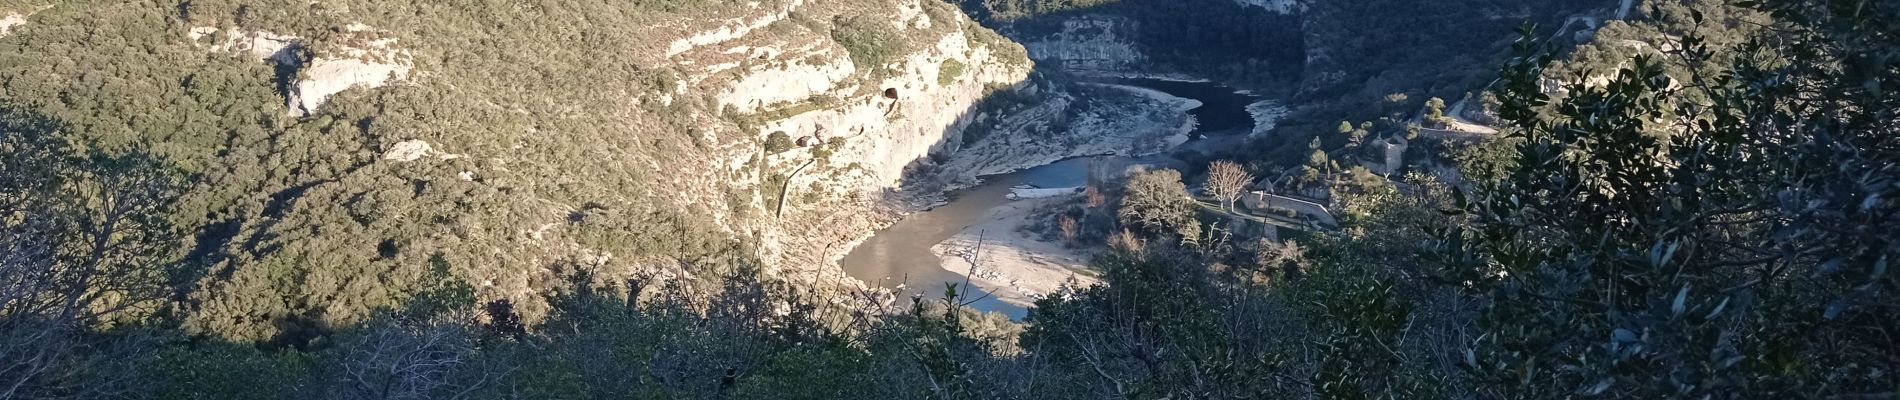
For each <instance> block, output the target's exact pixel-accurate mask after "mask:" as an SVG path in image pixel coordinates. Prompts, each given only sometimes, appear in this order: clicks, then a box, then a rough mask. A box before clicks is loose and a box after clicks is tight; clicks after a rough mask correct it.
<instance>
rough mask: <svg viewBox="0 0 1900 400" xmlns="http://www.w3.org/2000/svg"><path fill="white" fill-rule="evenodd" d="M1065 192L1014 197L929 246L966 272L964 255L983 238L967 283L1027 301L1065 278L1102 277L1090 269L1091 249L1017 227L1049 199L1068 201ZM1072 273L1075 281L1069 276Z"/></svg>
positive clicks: (1079, 282)
mask: <svg viewBox="0 0 1900 400" xmlns="http://www.w3.org/2000/svg"><path fill="white" fill-rule="evenodd" d="M1068 200H1069V199H1068V197H1066V196H1065V197H1057V198H1048V199H1032V200H1020V201H1012V202H1009V203H1006V204H1004V205H1001V206H997V207H994V208H991V209H990V210H989V212H987V213H985V214H984V216H983V218H982V219H980V220H978V221H977V222H976V223H975V224H972V225H970V226H969V227H966V228H964V229H963V230H962V231H960V232H958V233H957V234H956V236H952V237H951V238H950V239H949V240H945V241H944V242H942V243H938V244H937V245H936V246H933V247H931V249H930V250H931V252H932V253H935V254H936V255H937V257H938V258H940V259H941V261H942V262H941V263H940V265H942V266H943V268H944V269H947V270H950V271H951V272H955V273H958V274H969V273H970V271H971V270H970V262H969V261H968V260H966V259H965V256H966V255H967V254H969V253H970V250H971V249H973V248H976V247H977V242H978V240H979V239H981V241H982V244H983V245H982V248H981V251H980V252H978V253H977V257H976V261H977V264H978V266H979V268H978V269H977V273H976V274H971V275H970V281H971V283H973V284H975V285H976V286H977V287H978V288H980V289H982V290H984V291H994V293H993V294H992V295H993V296H994V297H996V298H997V299H1000V300H1002V301H1003V302H1006V303H1010V304H1015V305H1019V306H1025V307H1026V306H1030V305H1033V303H1034V302H1035V301H1036V299H1038V298H1041V297H1042V296H1045V295H1047V294H1049V293H1053V292H1056V291H1057V290H1059V289H1060V288H1061V287H1062V286H1063V285H1064V284H1071V285H1076V286H1080V287H1087V286H1091V285H1094V284H1096V283H1098V282H1100V280H1099V279H1096V278H1095V277H1094V272H1093V271H1090V270H1088V266H1087V265H1088V260H1089V258H1090V257H1092V255H1091V254H1090V253H1089V252H1086V251H1081V250H1076V249H1070V248H1067V247H1065V246H1063V245H1062V244H1061V243H1055V242H1044V241H1041V240H1038V239H1036V238H1034V237H1031V236H1030V235H1027V234H1024V233H1021V232H1017V227H1020V226H1022V225H1023V224H1024V223H1026V222H1027V221H1028V218H1029V217H1030V215H1031V213H1032V212H1034V211H1035V209H1036V208H1038V207H1041V206H1042V205H1043V204H1047V203H1049V202H1059V201H1068ZM1072 279H1073V282H1071V280H1072Z"/></svg>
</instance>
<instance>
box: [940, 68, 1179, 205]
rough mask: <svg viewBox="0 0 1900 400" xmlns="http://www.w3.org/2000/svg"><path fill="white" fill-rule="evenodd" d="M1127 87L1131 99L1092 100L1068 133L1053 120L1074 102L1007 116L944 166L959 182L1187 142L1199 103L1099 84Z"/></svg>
mask: <svg viewBox="0 0 1900 400" xmlns="http://www.w3.org/2000/svg"><path fill="white" fill-rule="evenodd" d="M1097 86H1102V87H1107V88H1112V89H1117V90H1122V91H1126V92H1128V93H1129V94H1130V96H1127V97H1113V98H1100V99H1091V100H1094V101H1096V103H1097V105H1095V106H1092V107H1090V108H1088V109H1086V110H1083V111H1080V112H1077V115H1076V116H1075V118H1074V120H1072V121H1070V123H1069V125H1070V128H1069V129H1068V130H1067V131H1060V132H1051V130H1052V129H1054V128H1052V127H1050V126H1049V123H1050V122H1051V121H1053V120H1055V119H1058V118H1060V117H1059V115H1062V114H1064V113H1068V112H1071V110H1070V107H1073V106H1074V101H1073V100H1071V99H1068V98H1066V97H1058V98H1056V99H1052V100H1050V101H1048V102H1045V103H1043V104H1042V105H1039V106H1038V107H1036V108H1033V109H1030V110H1028V111H1025V112H1021V113H1017V114H1015V115H1012V116H1010V117H1008V118H1006V119H1004V120H1003V121H1002V122H1001V124H1000V125H999V127H998V128H997V129H996V130H995V131H994V132H991V133H990V134H989V136H988V137H987V138H985V139H984V140H983V141H981V142H978V143H976V145H975V146H972V147H970V148H966V149H963V150H962V151H961V152H959V153H958V154H956V156H955V157H952V158H951V159H950V162H949V163H947V164H946V165H945V166H944V169H945V170H946V173H950V174H955V175H956V176H955V178H956V180H957V181H959V182H964V183H973V182H975V181H976V177H978V176H984V175H993V174H1001V173H1007V172H1012V171H1016V170H1019V169H1023V168H1028V167H1034V166H1038V165H1043V164H1048V163H1052V162H1056V161H1060V160H1062V159H1065V158H1069V157H1074V156H1078V155H1096V154H1120V155H1147V154H1154V153H1157V152H1161V151H1164V150H1167V149H1170V148H1173V147H1174V146H1176V145H1179V144H1181V143H1182V142H1185V141H1187V139H1188V136H1187V135H1188V133H1190V132H1193V131H1194V127H1195V125H1196V122H1195V120H1194V117H1193V116H1191V115H1188V113H1187V111H1188V110H1193V109H1195V108H1198V107H1200V106H1201V105H1202V104H1201V102H1200V101H1197V100H1194V99H1187V98H1181V97H1176V96H1173V95H1169V94H1167V93H1163V92H1160V91H1156V90H1153V89H1148V88H1142V87H1134V86H1125V85H1097Z"/></svg>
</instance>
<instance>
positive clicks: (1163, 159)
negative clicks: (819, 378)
mask: <svg viewBox="0 0 1900 400" xmlns="http://www.w3.org/2000/svg"><path fill="white" fill-rule="evenodd" d="M1090 81H1093V82H1097V83H1112V84H1118V85H1129V86H1140V87H1145V88H1149V89H1154V90H1158V91H1161V92H1164V93H1168V94H1170V95H1174V96H1178V97H1185V98H1191V99H1195V100H1199V101H1201V102H1202V104H1203V105H1202V107H1200V108H1197V109H1194V110H1190V111H1189V113H1190V114H1191V115H1194V116H1195V117H1196V119H1197V120H1199V121H1200V124H1199V125H1198V127H1197V129H1196V130H1195V131H1194V132H1193V135H1194V136H1196V137H1197V139H1195V140H1193V141H1190V142H1189V143H1188V144H1185V145H1183V148H1190V147H1192V146H1194V145H1195V144H1197V143H1199V142H1207V141H1214V140H1224V139H1229V138H1234V137H1238V136H1244V135H1245V134H1246V133H1249V132H1251V131H1252V130H1253V127H1254V121H1253V116H1252V114H1250V113H1248V112H1247V110H1246V107H1247V106H1248V105H1250V104H1253V103H1254V102H1257V101H1260V100H1261V99H1262V98H1260V97H1257V96H1248V95H1242V94H1237V93H1235V90H1234V89H1233V88H1229V87H1225V86H1221V85H1218V84H1215V83H1209V82H1178V81H1167V80H1156V79H1109V78H1103V79H1090ZM1136 165H1143V166H1160V167H1169V168H1181V167H1184V166H1185V165H1184V164H1183V163H1182V162H1181V161H1180V160H1175V159H1173V158H1171V157H1168V156H1155V157H1143V158H1130V157H1120V156H1088V157H1076V158H1070V159H1067V160H1063V161H1058V162H1055V163H1052V164H1048V165H1042V166H1038V167H1034V168H1029V169H1025V170H1021V171H1017V172H1013V173H1008V174H1001V175H993V176H986V177H983V183H982V184H979V185H977V186H974V187H970V188H966V189H962V190H958V191H954V192H952V193H950V194H949V197H950V200H949V201H948V202H947V203H945V204H943V205H941V206H938V207H936V208H933V209H930V210H928V211H923V212H918V213H915V214H911V215H909V216H906V217H904V219H902V220H900V221H898V222H897V223H896V224H893V225H892V226H890V227H889V228H886V229H884V230H882V231H879V232H877V234H876V235H874V236H872V237H871V238H869V239H867V240H865V241H864V243H862V244H859V245H858V247H856V248H854V249H852V251H851V252H850V253H848V254H847V255H846V256H845V258H844V260H843V262H842V264H843V267H844V271H845V273H846V274H847V275H849V276H851V277H853V278H857V279H858V280H861V281H863V282H865V284H867V285H870V286H875V287H882V288H888V289H893V290H894V291H895V292H896V293H897V294H898V295H899V299H900V303H901V304H908V303H907V302H908V301H909V300H908V299H910V298H912V297H913V296H921V297H922V298H923V299H926V300H933V299H941V298H942V296H943V294H944V293H945V289H946V284H948V283H957V284H959V287H967V286H968V285H965V284H964V282H967V279H966V278H965V276H964V275H963V273H962V272H967V271H968V270H969V268H970V265H968V264H967V263H965V262H962V261H951V262H954V263H958V264H961V265H950V266H945V265H943V264H942V263H943V261H942V260H943V259H942V258H940V257H939V256H938V255H937V253H936V252H935V251H932V249H931V248H932V247H934V246H936V245H937V244H939V243H942V242H944V241H946V240H949V239H950V238H951V237H953V236H955V235H957V234H958V233H959V232H962V231H963V230H964V229H967V228H969V227H970V226H972V225H974V224H977V223H979V222H981V221H982V220H983V218H984V216H985V215H987V214H988V213H989V212H990V210H991V209H993V208H996V207H998V206H1001V205H1003V204H1005V203H1008V202H1010V200H1008V199H1007V198H1005V195H1006V194H1008V193H1009V191H1010V188H1011V187H1014V186H1017V185H1030V186H1034V187H1041V188H1065V187H1080V186H1084V185H1086V184H1087V181H1088V179H1089V174H1090V171H1091V170H1092V169H1093V170H1100V171H1108V172H1110V173H1117V172H1120V171H1125V170H1127V169H1128V168H1130V167H1133V166H1136ZM1092 166H1093V167H1092ZM977 289H979V290H987V289H990V288H977ZM965 292H966V293H969V294H971V295H973V296H972V298H979V299H977V300H974V301H973V302H971V304H970V306H971V307H972V308H975V309H977V310H979V311H985V312H999V313H1003V314H1005V315H1007V316H1009V317H1010V318H1011V319H1017V320H1020V319H1022V318H1023V317H1024V316H1026V315H1027V314H1028V309H1027V308H1025V307H1024V306H1021V305H1016V304H1011V303H1008V302H1004V301H1001V300H998V299H996V298H994V297H987V296H983V294H982V293H981V292H971V291H968V290H965Z"/></svg>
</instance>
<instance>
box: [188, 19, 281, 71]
mask: <svg viewBox="0 0 1900 400" xmlns="http://www.w3.org/2000/svg"><path fill="white" fill-rule="evenodd" d="M220 32H221V30H220V29H218V28H216V27H209V26H200V27H193V28H191V32H190V33H189V34H190V36H191V40H192V41H193V42H201V41H204V40H206V38H215V37H219V36H220V35H219V33H220ZM222 37H223V39H224V40H223V41H218V42H215V43H211V44H210V45H209V46H210V47H208V48H207V49H208V50H211V51H216V52H229V53H236V54H245V55H249V56H252V57H256V58H257V59H258V60H259V61H269V62H275V63H279V64H294V63H296V62H297V57H296V55H295V54H293V53H292V52H291V50H294V48H295V47H296V46H298V45H300V43H301V41H302V40H303V38H299V37H296V36H291V35H279V34H276V33H271V32H264V31H255V32H245V31H236V30H233V31H228V32H223V35H222Z"/></svg>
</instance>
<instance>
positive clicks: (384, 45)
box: [286, 24, 415, 116]
mask: <svg viewBox="0 0 1900 400" xmlns="http://www.w3.org/2000/svg"><path fill="white" fill-rule="evenodd" d="M345 31H346V32H349V33H351V34H356V35H364V36H368V37H374V36H376V35H378V34H379V33H378V32H376V31H374V30H372V29H371V28H370V27H368V26H364V25H362V24H350V25H349V26H348V27H345ZM414 65H415V62H414V61H413V60H412V59H411V58H410V56H409V52H408V51H404V50H401V49H400V48H398V47H397V46H396V39H388V38H378V39H371V40H368V41H367V42H366V44H364V45H362V46H360V47H357V46H349V47H344V48H343V49H342V50H341V51H340V52H338V53H337V54H320V55H318V56H317V58H316V59H314V60H311V61H310V64H309V65H304V66H303V69H302V70H301V71H299V75H300V76H301V77H302V78H301V79H298V80H297V84H296V86H295V87H294V88H292V91H293V92H292V94H291V95H290V96H287V97H288V99H287V101H286V103H287V104H286V106H288V107H290V113H291V114H292V115H298V116H302V115H309V114H310V113H311V112H312V111H314V110H316V109H317V107H318V106H321V105H323V102H324V101H325V100H328V99H329V98H330V96H332V95H335V94H337V93H339V92H342V91H344V90H349V89H350V88H353V87H357V86H363V87H368V88H376V87H381V86H383V85H385V84H388V83H389V82H395V81H401V80H404V79H408V78H409V70H410V69H412V68H414Z"/></svg>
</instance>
